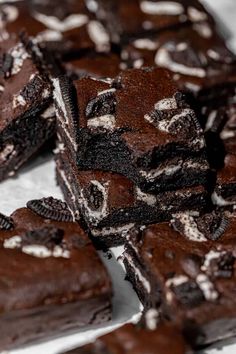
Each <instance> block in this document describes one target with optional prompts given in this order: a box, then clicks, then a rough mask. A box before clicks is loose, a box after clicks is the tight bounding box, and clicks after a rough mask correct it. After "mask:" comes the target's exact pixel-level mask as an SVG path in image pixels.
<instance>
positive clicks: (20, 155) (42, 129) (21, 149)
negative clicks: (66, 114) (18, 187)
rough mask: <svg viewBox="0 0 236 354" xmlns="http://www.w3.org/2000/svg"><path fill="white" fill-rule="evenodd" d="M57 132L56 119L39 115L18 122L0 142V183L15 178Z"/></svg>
mask: <svg viewBox="0 0 236 354" xmlns="http://www.w3.org/2000/svg"><path fill="white" fill-rule="evenodd" d="M54 132H55V118H54V117H50V118H45V117H43V116H40V115H39V114H38V115H36V116H29V117H25V118H22V119H20V120H17V121H16V122H15V123H14V124H13V125H12V126H11V127H9V128H7V129H6V131H4V132H3V133H2V140H0V181H2V180H4V179H6V178H8V177H9V176H13V175H14V174H15V171H17V170H18V169H19V168H20V166H22V165H23V164H24V163H25V162H26V161H27V160H28V159H29V158H30V157H31V156H32V155H34V154H35V153H36V152H37V151H38V150H39V149H40V148H41V147H42V146H43V145H44V143H46V142H47V141H48V140H49V139H50V138H51V137H52V136H53V134H54Z"/></svg>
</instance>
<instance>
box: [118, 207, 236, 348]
mask: <svg viewBox="0 0 236 354" xmlns="http://www.w3.org/2000/svg"><path fill="white" fill-rule="evenodd" d="M227 217H228V219H226V216H225V215H224V214H222V215H220V214H218V213H214V214H208V215H204V216H202V217H200V218H197V217H196V216H194V215H190V214H188V213H186V214H181V215H177V216H176V217H174V219H173V220H172V225H173V226H174V228H175V229H176V230H178V231H175V230H174V228H173V227H171V226H170V225H169V224H167V223H162V224H156V225H152V226H150V227H147V228H141V229H140V230H139V231H137V230H136V231H135V230H134V231H133V233H131V234H130V239H129V242H128V243H127V246H126V251H125V253H124V258H123V260H124V264H125V267H126V269H127V275H128V278H129V279H130V280H131V282H132V283H133V285H134V288H135V289H136V291H137V293H138V295H139V297H140V299H141V301H142V302H143V303H144V305H145V306H146V307H147V308H148V307H150V306H151V307H157V308H159V311H160V313H161V316H163V317H164V318H168V319H170V320H172V321H173V322H174V323H178V324H179V325H181V326H182V329H183V332H184V334H185V336H186V338H187V340H188V341H189V342H190V343H191V344H192V345H193V346H202V345H205V344H209V343H212V342H214V341H216V340H220V339H223V338H226V337H230V336H232V335H235V326H236V311H235V308H236V306H235V305H236V300H235V280H236V279H235V271H234V269H235V266H236V258H235V256H236V248H235V229H236V218H235V215H233V216H230V215H227Z"/></svg>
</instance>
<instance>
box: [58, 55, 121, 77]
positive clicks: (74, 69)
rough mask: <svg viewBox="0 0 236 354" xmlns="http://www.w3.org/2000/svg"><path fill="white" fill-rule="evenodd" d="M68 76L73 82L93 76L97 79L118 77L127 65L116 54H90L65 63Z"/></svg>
mask: <svg viewBox="0 0 236 354" xmlns="http://www.w3.org/2000/svg"><path fill="white" fill-rule="evenodd" d="M64 68H65V70H66V73H67V75H69V76H70V77H71V78H72V79H73V80H78V79H80V78H82V77H86V76H91V77H95V78H98V79H99V78H107V77H113V78H114V77H116V76H117V75H118V74H119V72H120V71H121V70H123V69H125V68H127V65H126V64H125V63H122V62H121V60H120V58H119V56H118V55H117V54H114V53H90V54H89V53H88V54H87V55H84V56H82V57H80V58H73V59H72V60H68V61H67V62H65V63H64Z"/></svg>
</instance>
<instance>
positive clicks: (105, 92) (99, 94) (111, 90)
mask: <svg viewBox="0 0 236 354" xmlns="http://www.w3.org/2000/svg"><path fill="white" fill-rule="evenodd" d="M114 92H116V89H115V88H110V89H107V90H103V91H100V92H98V94H97V96H101V95H105V94H107V93H114Z"/></svg>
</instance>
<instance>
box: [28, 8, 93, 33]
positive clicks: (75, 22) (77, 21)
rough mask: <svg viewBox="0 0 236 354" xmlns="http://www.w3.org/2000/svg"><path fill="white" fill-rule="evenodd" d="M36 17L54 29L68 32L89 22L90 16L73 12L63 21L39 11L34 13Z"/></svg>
mask: <svg viewBox="0 0 236 354" xmlns="http://www.w3.org/2000/svg"><path fill="white" fill-rule="evenodd" d="M34 18H35V19H36V20H37V21H39V22H41V23H42V24H44V25H45V26H46V27H47V28H49V29H51V30H53V31H59V32H66V31H70V30H72V29H74V28H79V27H82V26H83V25H85V24H86V23H88V21H89V19H88V16H86V15H83V14H72V15H70V16H68V17H66V18H65V19H64V20H63V21H61V20H59V19H58V18H57V17H54V16H47V15H44V14H42V13H39V12H35V13H34Z"/></svg>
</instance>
